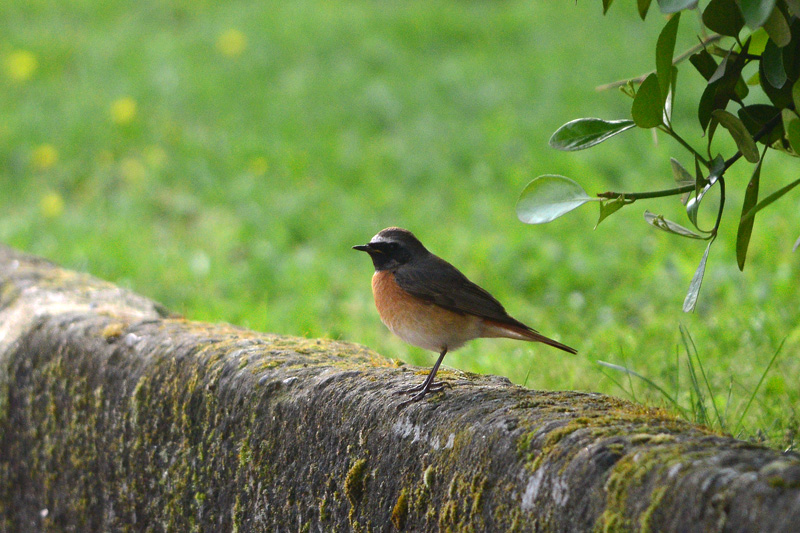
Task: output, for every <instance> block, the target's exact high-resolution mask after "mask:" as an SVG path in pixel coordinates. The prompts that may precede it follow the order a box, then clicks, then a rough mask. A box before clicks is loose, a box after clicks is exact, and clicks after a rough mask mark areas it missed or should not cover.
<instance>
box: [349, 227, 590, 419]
mask: <svg viewBox="0 0 800 533" xmlns="http://www.w3.org/2000/svg"><path fill="white" fill-rule="evenodd" d="M353 249H354V250H360V251H362V252H366V253H368V254H369V256H370V258H371V259H372V264H373V266H374V267H375V273H374V274H373V276H372V294H373V296H374V298H375V307H377V309H378V314H379V315H380V317H381V321H382V322H383V323H384V324H385V325H386V327H387V328H389V330H390V331H391V332H392V333H394V334H395V335H397V336H398V337H400V338H401V339H403V340H404V341H405V342H407V343H409V344H411V345H413V346H418V347H420V348H424V349H426V350H432V351H435V352H438V353H439V358H438V359H437V360H436V363H434V365H433V367H432V368H431V371H430V373H429V374H428V376H427V377H426V378H425V380H424V381H423V382H422V384H420V385H418V386H414V387H410V388H407V389H403V390H401V391H399V394H413V395H412V396H411V397H410V398H409V399H408V400H406V401H404V402H401V403H400V404H399V405H398V406H397V409H398V410H399V409H402V408H403V407H405V406H407V405H409V404H411V403H413V402H418V401H420V400H422V399H423V398H424V397H425V395H426V394H427V393H429V392H435V391H440V390H442V389H443V388H444V383H443V382H438V381H434V380H435V379H436V373H437V372H438V370H439V366H440V365H441V364H442V360H444V356H445V355H446V354H447V353H448V352H451V351H453V350H455V349H457V348H460V347H461V346H463V345H464V344H465V343H466V342H467V341H470V340H473V339H477V338H480V337H505V338H509V339H518V340H523V341H531V342H541V343H544V344H547V345H549V346H553V347H555V348H558V349H559V350H563V351H565V352H569V353H572V354H574V353H577V350H575V349H574V348H571V347H569V346H567V345H566V344H562V343H560V342H558V341H556V340H554V339H551V338H549V337H545V336H544V335H542V334H541V333H539V332H538V331H536V330H535V329H533V328H531V327H530V326H527V325H526V324H524V323H522V322H520V321H519V320H517V319H515V318H513V317H511V316H510V315H509V314H508V313H507V312H506V310H505V308H504V307H503V306H502V304H500V302H498V301H497V299H496V298H495V297H494V296H492V295H491V294H489V292H488V291H486V290H485V289H483V288H481V287H479V286H478V285H476V284H475V283H473V282H472V281H470V280H469V279H468V278H467V277H466V276H465V275H464V274H462V273H461V271H460V270H458V269H457V268H456V267H454V266H453V265H451V264H450V263H448V262H447V261H445V260H444V259H442V258H440V257H438V256H437V255H435V254H433V253H431V252H429V251H428V249H427V248H425V246H423V244H422V243H421V242H420V240H419V239H417V237H415V236H414V234H413V233H411V232H410V231H408V230H406V229H403V228H398V227H390V228H386V229H384V230H381V231H380V232H378V234H376V235H375V236H374V237H373V238H372V239H371V240H370V241H369V243H367V244H361V245H357V246H353Z"/></svg>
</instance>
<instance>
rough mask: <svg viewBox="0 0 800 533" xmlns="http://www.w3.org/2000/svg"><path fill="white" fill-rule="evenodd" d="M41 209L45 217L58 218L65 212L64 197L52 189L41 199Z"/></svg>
mask: <svg viewBox="0 0 800 533" xmlns="http://www.w3.org/2000/svg"><path fill="white" fill-rule="evenodd" d="M39 211H40V212H41V213H42V216H43V217H44V218H57V217H60V216H61V215H62V214H63V213H64V198H62V197H61V195H60V194H58V193H57V192H55V191H50V192H48V193H47V194H45V195H44V196H42V199H41V200H40V201H39Z"/></svg>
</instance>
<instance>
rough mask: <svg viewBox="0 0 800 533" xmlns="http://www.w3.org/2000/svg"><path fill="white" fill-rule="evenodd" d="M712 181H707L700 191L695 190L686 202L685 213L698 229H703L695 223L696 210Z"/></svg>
mask: <svg viewBox="0 0 800 533" xmlns="http://www.w3.org/2000/svg"><path fill="white" fill-rule="evenodd" d="M713 185H714V184H713V183H707V184H706V186H705V187H703V188H702V189H701V190H700V192H695V195H694V196H690V197H689V199H688V200H687V202H686V215H687V216H688V217H689V220H690V221H691V223H692V225H694V227H695V228H697V229H699V230H700V231H705V230H703V229H701V228H700V226H698V225H697V211H698V210H699V209H700V202H702V201H703V197H704V196H705V195H706V193H707V192H708V191H709V190H710V189H711V187H713Z"/></svg>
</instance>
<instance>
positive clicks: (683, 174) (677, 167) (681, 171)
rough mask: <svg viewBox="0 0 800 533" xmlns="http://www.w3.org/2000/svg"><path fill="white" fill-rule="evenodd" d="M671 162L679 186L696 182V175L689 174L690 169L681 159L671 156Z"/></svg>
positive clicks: (673, 175)
mask: <svg viewBox="0 0 800 533" xmlns="http://www.w3.org/2000/svg"><path fill="white" fill-rule="evenodd" d="M669 163H670V165H672V177H673V178H675V183H676V184H678V186H681V185H691V184H692V183H694V182H695V179H694V176H692V175H691V174H689V171H688V170H686V169H685V168H684V167H683V165H681V163H680V161H678V160H677V159H675V158H674V157H670V158H669Z"/></svg>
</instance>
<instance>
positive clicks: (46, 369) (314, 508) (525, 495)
mask: <svg viewBox="0 0 800 533" xmlns="http://www.w3.org/2000/svg"><path fill="white" fill-rule="evenodd" d="M0 284H2V286H0V369H1V371H2V374H0V474H1V475H0V479H2V480H5V481H4V486H2V487H0V517H2V522H0V523H1V524H2V526H3V529H9V528H12V527H15V528H22V529H25V528H26V527H28V528H34V526H35V528H36V529H39V528H42V529H51V530H64V529H69V528H70V527H72V528H78V529H85V528H87V527H90V528H92V529H95V528H99V529H109V528H113V529H125V528H129V529H132V530H139V529H142V524H160V527H156V528H155V529H156V530H158V529H179V530H183V529H187V528H188V529H192V528H201V529H202V528H208V527H224V528H226V529H227V528H231V529H239V530H273V529H274V528H276V527H277V528H282V529H287V528H291V529H295V527H296V528H297V529H301V530H302V529H308V530H321V531H322V530H331V529H337V528H343V527H348V528H353V529H366V530H369V529H373V530H383V529H386V528H389V527H395V528H397V529H407V530H418V529H422V528H433V527H441V528H442V529H453V530H469V529H472V530H482V529H485V528H495V529H498V530H501V529H505V530H515V529H516V530H521V531H522V530H564V531H566V530H571V531H576V530H589V529H606V530H625V529H631V530H639V529H641V530H647V529H650V530H665V531H666V530H674V531H678V530H683V531H689V530H703V529H705V528H706V527H708V526H714V527H719V528H721V529H728V530H742V531H745V530H753V531H755V530H758V529H762V530H765V529H769V530H781V529H783V528H787V527H790V526H793V525H794V524H795V523H796V522H797V520H798V518H800V515H798V513H799V512H800V511H799V510H798V509H800V505H798V504H800V489H798V487H800V462H798V459H797V457H795V456H793V455H781V454H779V453H777V452H775V451H771V450H766V449H763V448H759V447H755V446H751V445H749V444H746V443H742V442H738V441H735V440H732V439H726V438H723V437H720V436H717V435H712V434H709V433H708V432H706V431H704V430H703V429H702V428H697V427H693V426H690V425H688V424H686V423H683V422H681V421H678V420H676V419H674V418H673V417H671V416H669V415H667V414H665V413H662V412H658V411H653V410H648V409H644V408H642V407H640V406H636V405H633V404H630V403H627V402H622V401H620V400H617V399H614V398H609V397H604V396H601V395H594V394H581V393H569V392H563V393H547V392H535V391H526V390H523V389H521V388H519V387H514V386H512V385H510V384H508V383H507V382H506V381H504V380H502V379H499V378H493V377H478V376H471V375H467V374H463V373H459V372H446V373H445V374H444V377H445V378H447V379H449V381H451V382H455V383H457V386H456V387H455V388H454V389H453V390H448V391H447V393H446V395H445V396H444V398H441V397H435V398H432V399H431V401H427V402H424V403H421V404H419V405H414V406H411V407H410V408H408V409H407V410H406V411H404V412H403V413H400V414H398V413H396V412H395V410H394V405H395V403H396V400H395V399H394V398H392V397H391V396H390V395H389V394H387V393H388V392H390V391H392V390H396V389H397V388H399V387H400V386H402V385H404V384H407V382H408V380H409V379H410V376H411V374H412V373H413V372H414V371H415V369H412V368H396V367H394V365H392V364H391V363H390V362H388V361H385V360H383V359H382V358H380V357H379V356H377V355H376V354H374V353H373V352H370V351H369V350H366V349H364V348H362V347H359V346H356V345H351V344H346V343H337V342H332V341H324V340H308V339H291V338H285V337H278V336H274V335H260V334H255V333H252V332H248V331H246V330H241V329H237V328H232V327H230V326H225V325H217V326H215V325H208V324H198V323H191V322H186V321H183V320H181V319H178V318H166V313H165V311H164V310H163V309H161V308H160V307H159V306H157V305H155V304H153V303H152V302H150V301H148V300H146V299H144V298H142V297H139V296H137V295H134V294H132V293H130V292H128V291H123V290H121V289H118V288H116V287H114V286H113V285H110V284H108V283H105V282H101V281H99V280H96V279H93V278H91V277H89V276H86V275H82V274H75V273H71V272H69V271H65V270H62V269H59V268H57V267H55V266H53V265H51V264H49V263H47V262H44V261H42V260H38V259H35V258H31V257H29V256H25V255H22V254H18V253H16V252H14V251H12V250H10V249H7V248H0ZM45 510H46V512H45ZM390 524H391V526H390Z"/></svg>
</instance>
